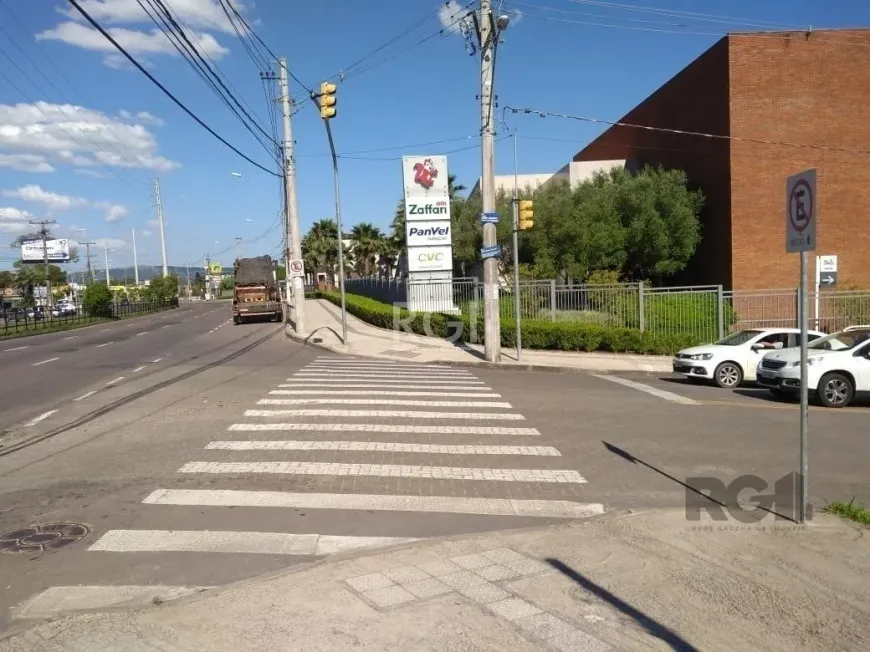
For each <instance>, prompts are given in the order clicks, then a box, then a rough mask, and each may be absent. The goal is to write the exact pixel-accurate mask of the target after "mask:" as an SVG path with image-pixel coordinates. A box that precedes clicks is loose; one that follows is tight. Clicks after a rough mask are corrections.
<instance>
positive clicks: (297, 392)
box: [269, 389, 501, 398]
mask: <svg viewBox="0 0 870 652" xmlns="http://www.w3.org/2000/svg"><path fill="white" fill-rule="evenodd" d="M269 394H271V395H273V396H448V397H452V398H501V394H485V393H477V394H475V393H474V392H402V391H378V390H368V391H356V390H349V389H340V390H331V389H273V390H272V391H270V392H269Z"/></svg>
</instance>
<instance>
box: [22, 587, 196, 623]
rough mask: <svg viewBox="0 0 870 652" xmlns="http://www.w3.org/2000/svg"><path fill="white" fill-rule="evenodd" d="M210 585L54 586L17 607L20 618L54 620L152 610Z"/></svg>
mask: <svg viewBox="0 0 870 652" xmlns="http://www.w3.org/2000/svg"><path fill="white" fill-rule="evenodd" d="M210 588H212V587H210V586H165V585H164V586H161V585H158V584H152V585H141V586H137V585H121V586H52V587H50V588H48V589H46V590H45V591H43V592H42V593H39V594H38V595H36V596H34V597H32V598H30V599H29V600H27V601H25V602H24V603H22V604H20V605H18V606H16V607H15V608H14V611H13V617H14V618H16V619H28V618H53V617H55V616H60V615H67V614H69V613H71V612H75V611H89V610H95V609H108V608H111V607H117V606H124V607H125V608H127V609H129V608H131V607H137V608H138V607H148V606H151V605H152V604H154V603H155V602H156V601H157V600H159V601H160V602H166V601H169V600H175V599H176V598H182V597H184V596H187V595H192V594H194V593H199V592H201V591H205V590H207V589H210Z"/></svg>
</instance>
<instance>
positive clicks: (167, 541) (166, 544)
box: [88, 530, 417, 555]
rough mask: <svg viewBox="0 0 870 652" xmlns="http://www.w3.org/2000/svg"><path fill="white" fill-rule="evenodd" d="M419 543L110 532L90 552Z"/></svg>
mask: <svg viewBox="0 0 870 652" xmlns="http://www.w3.org/2000/svg"><path fill="white" fill-rule="evenodd" d="M412 541H417V539H412V538H402V537H342V536H327V535H324V534H285V533H283V532H216V531H192V530H186V531H185V530H181V531H179V530H109V531H108V532H106V533H105V534H104V535H103V536H102V537H100V539H99V540H98V541H97V542H96V543H94V544H93V545H92V546H91V547H90V548H88V550H91V551H98V552H230V553H249V554H264V555H331V554H334V553H337V552H342V551H345V550H358V549H362V548H380V547H384V546H392V545H397V544H400V543H410V542H412Z"/></svg>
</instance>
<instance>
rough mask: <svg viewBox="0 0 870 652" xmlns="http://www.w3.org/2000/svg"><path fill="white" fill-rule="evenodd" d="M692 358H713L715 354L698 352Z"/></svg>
mask: <svg viewBox="0 0 870 652" xmlns="http://www.w3.org/2000/svg"><path fill="white" fill-rule="evenodd" d="M691 359H692V360H712V359H713V354H712V353H696V354H695V355H693V356H692V358H691Z"/></svg>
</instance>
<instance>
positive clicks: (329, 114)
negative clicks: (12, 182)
mask: <svg viewBox="0 0 870 652" xmlns="http://www.w3.org/2000/svg"><path fill="white" fill-rule="evenodd" d="M335 112H336V111H335V84H330V83H329V82H323V83H322V84H321V85H320V117H321V118H323V119H324V120H329V119H330V118H334V117H335Z"/></svg>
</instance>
